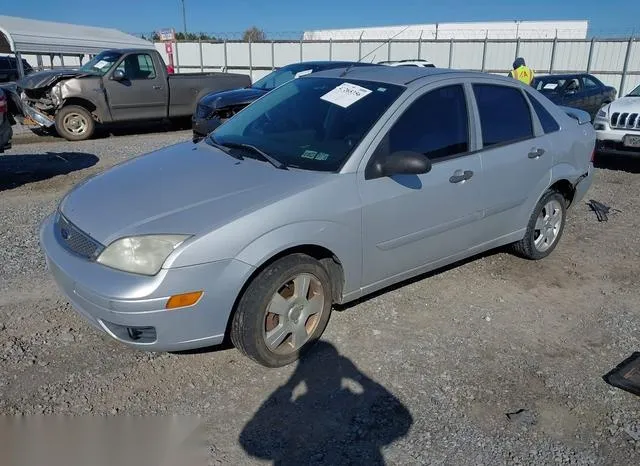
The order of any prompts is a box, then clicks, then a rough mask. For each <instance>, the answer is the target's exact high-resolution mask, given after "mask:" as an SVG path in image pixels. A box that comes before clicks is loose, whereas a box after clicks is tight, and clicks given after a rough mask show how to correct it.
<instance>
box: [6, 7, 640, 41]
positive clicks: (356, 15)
mask: <svg viewBox="0 0 640 466" xmlns="http://www.w3.org/2000/svg"><path fill="white" fill-rule="evenodd" d="M181 5H182V2H181V0H155V1H153V0H106V1H104V0H103V1H100V0H98V1H93V2H90V1H86V0H85V1H79V2H69V1H68V0H64V1H63V0H17V1H16V0H0V7H1V8H0V14H4V15H9V16H20V17H25V18H32V19H42V20H48V21H57V22H66V23H73V24H83V25H89V26H103V27H113V28H117V29H120V30H122V31H125V32H130V33H146V32H151V31H154V30H158V29H161V28H168V27H174V28H176V30H177V31H181V30H182V6H181ZM185 5H186V19H187V30H188V31H190V32H209V33H213V32H218V33H239V32H242V31H244V30H245V29H247V28H248V27H251V26H253V25H255V26H257V27H259V28H261V29H263V30H264V31H266V32H267V33H268V34H270V35H271V34H273V35H272V37H275V38H277V35H278V33H280V34H282V33H290V32H294V31H295V32H302V31H304V30H310V29H334V28H346V27H349V28H350V27H363V26H385V25H404V24H420V23H438V22H440V23H444V22H471V21H511V20H517V19H518V20H585V19H586V20H589V25H590V28H591V31H592V33H593V34H595V35H607V34H612V33H617V34H630V33H631V32H632V31H634V29H635V33H636V34H640V19H639V18H640V1H637V0H624V1H622V0H607V1H604V2H603V1H601V0H582V1H580V0H578V1H576V0H564V1H558V0H536V1H534V2H527V1H518V0H467V1H455V0H436V1H427V0H393V1H381V0H346V1H345V0H321V1H317V0H315V1H314V0H233V1H215V0H185Z"/></svg>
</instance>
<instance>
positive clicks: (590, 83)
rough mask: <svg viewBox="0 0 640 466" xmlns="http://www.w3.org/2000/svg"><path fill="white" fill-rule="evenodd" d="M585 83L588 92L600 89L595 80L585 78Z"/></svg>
mask: <svg viewBox="0 0 640 466" xmlns="http://www.w3.org/2000/svg"><path fill="white" fill-rule="evenodd" d="M583 81H584V88H585V89H587V90H589V89H596V88H598V87H600V86H599V85H598V83H597V82H595V81H594V80H593V79H591V78H590V77H589V76H585V77H584V78H583Z"/></svg>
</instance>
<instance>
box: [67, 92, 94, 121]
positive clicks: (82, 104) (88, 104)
mask: <svg viewBox="0 0 640 466" xmlns="http://www.w3.org/2000/svg"><path fill="white" fill-rule="evenodd" d="M69 105H78V106H80V107H83V108H85V109H87V110H89V113H91V115H92V116H93V117H94V119H96V116H97V115H96V114H95V111H96V109H97V107H96V106H95V105H94V104H93V103H92V102H90V101H88V100H85V99H82V98H80V97H71V98H69V99H66V100H65V101H64V105H63V107H68V106H69Z"/></svg>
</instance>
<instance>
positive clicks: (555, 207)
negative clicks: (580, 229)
mask: <svg viewBox="0 0 640 466" xmlns="http://www.w3.org/2000/svg"><path fill="white" fill-rule="evenodd" d="M566 211H567V208H566V200H565V198H564V196H563V195H562V194H560V193H559V192H557V191H554V190H551V191H547V192H546V193H545V194H544V195H543V196H542V198H541V199H540V200H539V201H538V204H537V205H536V208H535V209H534V210H533V213H532V214H531V218H530V219H529V224H528V225H527V231H526V233H525V235H524V238H522V239H521V240H520V241H518V242H517V243H515V244H514V245H513V249H514V251H515V253H516V254H518V255H519V256H521V257H524V258H526V259H533V260H538V259H543V258H545V257H547V256H548V255H549V254H551V252H552V251H553V250H554V249H555V248H556V246H557V245H558V241H560V238H561V237H562V232H563V231H564V224H565V219H566Z"/></svg>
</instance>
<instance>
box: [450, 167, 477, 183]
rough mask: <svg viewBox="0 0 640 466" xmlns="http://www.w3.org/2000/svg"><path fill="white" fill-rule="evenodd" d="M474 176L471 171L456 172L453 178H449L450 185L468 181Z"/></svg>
mask: <svg viewBox="0 0 640 466" xmlns="http://www.w3.org/2000/svg"><path fill="white" fill-rule="evenodd" d="M472 176H473V172H472V171H471V170H465V171H464V172H463V171H462V170H456V171H455V173H454V174H453V176H451V178H449V182H450V183H461V182H463V181H467V180H468V179H470V178H471V177H472Z"/></svg>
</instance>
